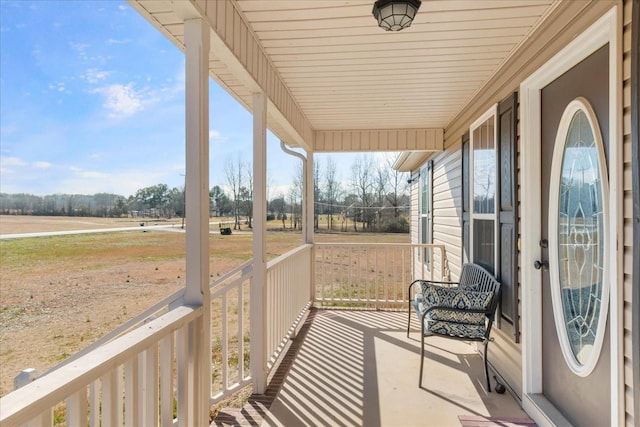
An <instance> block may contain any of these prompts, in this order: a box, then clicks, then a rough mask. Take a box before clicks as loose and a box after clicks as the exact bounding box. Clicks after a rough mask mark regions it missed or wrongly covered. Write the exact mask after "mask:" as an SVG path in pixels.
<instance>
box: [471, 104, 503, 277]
mask: <svg viewBox="0 0 640 427" xmlns="http://www.w3.org/2000/svg"><path fill="white" fill-rule="evenodd" d="M492 117H493V129H494V131H493V150H494V154H495V159H496V165H495V167H496V180H497V178H498V176H499V175H498V168H499V166H500V165H498V164H497V159H498V104H497V103H496V104H494V105H492V106H491V107H490V108H489V109H488V110H487V111H486V112H485V113H484V114H482V115H481V116H480V117H478V118H477V119H476V121H474V122H473V123H472V124H471V126H470V127H469V198H470V200H469V216H470V219H469V258H470V262H474V261H475V254H474V253H473V252H474V251H473V248H474V223H475V221H476V220H483V219H484V220H491V221H493V239H494V240H493V241H494V246H493V271H494V274H495V273H496V272H498V271H499V266H500V258H499V254H500V252H499V251H500V249H499V242H500V235H499V233H500V227H499V226H498V224H499V219H500V218H499V215H500V209H499V206H498V203H499V200H500V185H498V184H499V183H498V182H496V183H495V185H494V186H495V193H494V206H493V213H491V214H483V213H476V211H475V203H474V194H475V186H474V184H475V183H474V172H475V169H474V160H475V159H474V150H473V148H474V145H475V143H476V141H474V137H473V135H474V131H475V130H476V129H477V128H479V127H480V126H481V125H483V124H484V123H485V122H486V121H487V120H489V119H491V118H492Z"/></svg>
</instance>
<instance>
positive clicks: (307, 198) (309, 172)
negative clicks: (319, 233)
mask: <svg viewBox="0 0 640 427" xmlns="http://www.w3.org/2000/svg"><path fill="white" fill-rule="evenodd" d="M314 170H315V166H314V164H313V151H307V168H306V171H305V177H304V180H303V190H302V191H303V196H302V197H303V198H304V211H303V213H302V214H303V215H304V218H305V221H304V225H305V227H304V233H303V236H304V243H309V244H311V243H313V234H314V226H315V221H314V217H315V194H314V193H315V188H314V187H315V186H314V182H313V178H314V177H313V175H314Z"/></svg>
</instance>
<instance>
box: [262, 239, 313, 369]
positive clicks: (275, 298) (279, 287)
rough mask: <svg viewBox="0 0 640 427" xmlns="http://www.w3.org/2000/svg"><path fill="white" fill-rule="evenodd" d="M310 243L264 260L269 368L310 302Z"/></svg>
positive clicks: (293, 331) (311, 247) (293, 332)
mask: <svg viewBox="0 0 640 427" xmlns="http://www.w3.org/2000/svg"><path fill="white" fill-rule="evenodd" d="M312 253H313V246H312V245H303V246H300V247H298V248H296V249H294V250H292V251H290V252H288V253H286V254H284V255H282V256H280V257H278V258H276V259H274V260H273V261H270V262H269V263H267V301H266V313H267V314H266V321H267V366H268V368H269V369H271V367H272V366H273V363H274V362H275V360H276V359H277V358H278V356H279V355H280V353H281V352H282V350H283V349H284V347H285V344H286V343H287V340H288V339H289V338H291V336H292V335H294V334H295V329H296V327H297V326H298V325H299V323H300V321H301V320H302V318H303V317H304V314H305V312H306V311H307V309H308V308H309V306H310V305H311V291H310V287H311V278H312V276H311V271H312V270H311V266H312V264H311V256H312Z"/></svg>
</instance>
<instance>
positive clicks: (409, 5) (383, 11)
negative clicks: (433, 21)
mask: <svg viewBox="0 0 640 427" xmlns="http://www.w3.org/2000/svg"><path fill="white" fill-rule="evenodd" d="M421 4H422V3H421V1H420V0H378V1H376V2H375V3H374V4H373V11H372V13H373V16H374V17H375V18H376V19H377V20H378V26H379V27H380V28H383V29H385V30H386V31H400V30H402V29H404V28H407V27H410V26H411V22H412V21H413V18H414V17H415V16H416V12H418V9H419V8H420V5H421Z"/></svg>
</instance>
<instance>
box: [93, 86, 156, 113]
mask: <svg viewBox="0 0 640 427" xmlns="http://www.w3.org/2000/svg"><path fill="white" fill-rule="evenodd" d="M92 93H100V94H102V95H104V97H105V101H104V104H103V107H104V108H106V109H107V110H109V111H110V114H109V116H110V117H114V118H121V117H129V116H132V115H134V114H136V113H137V112H139V111H142V110H143V109H144V106H143V102H142V98H141V95H140V93H138V92H136V91H135V90H134V88H133V84H132V83H129V84H128V85H126V86H125V85H122V84H112V85H108V86H104V87H101V88H98V89H95V90H93V91H92Z"/></svg>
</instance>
